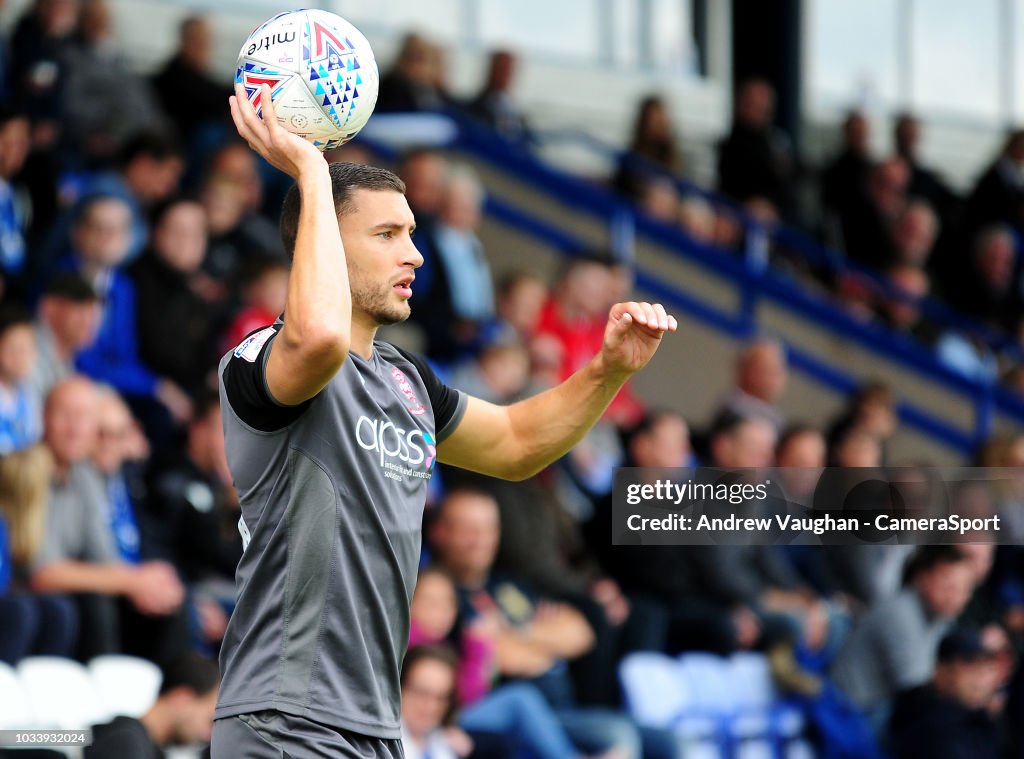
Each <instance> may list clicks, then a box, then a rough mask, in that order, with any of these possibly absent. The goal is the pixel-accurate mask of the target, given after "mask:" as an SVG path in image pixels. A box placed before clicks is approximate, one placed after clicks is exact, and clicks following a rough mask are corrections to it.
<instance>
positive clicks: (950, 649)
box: [889, 628, 1000, 759]
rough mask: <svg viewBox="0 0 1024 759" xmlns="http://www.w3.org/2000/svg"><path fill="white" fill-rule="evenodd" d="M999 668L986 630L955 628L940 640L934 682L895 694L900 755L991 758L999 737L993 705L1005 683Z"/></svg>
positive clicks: (892, 726)
mask: <svg viewBox="0 0 1024 759" xmlns="http://www.w3.org/2000/svg"><path fill="white" fill-rule="evenodd" d="M999 680H1000V676H999V668H998V665H997V663H996V660H995V656H994V655H993V653H992V652H990V651H988V650H987V649H986V648H985V646H984V643H983V641H982V638H981V634H980V633H979V632H978V631H977V630H975V629H973V628H955V629H953V630H952V631H950V632H949V633H947V634H946V636H945V637H944V638H943V639H942V641H941V642H940V643H939V650H938V661H937V663H936V665H935V674H934V675H933V676H932V679H931V682H929V683H927V684H925V685H920V686H918V687H916V688H911V689H910V690H906V691H904V692H903V693H901V694H900V695H899V697H898V698H897V699H896V705H895V708H894V710H893V713H892V717H891V719H890V722H889V733H890V749H891V751H892V754H893V756H894V757H895V759H911V758H913V759H917V757H929V759H961V758H962V759H988V758H989V757H991V758H992V759H995V757H997V756H999V753H1000V740H999V732H998V730H997V728H996V724H995V722H994V720H993V719H992V716H991V713H990V711H989V708H988V707H989V705H990V704H991V703H992V700H993V696H994V695H995V693H996V691H997V689H998V688H999V685H1000V682H999Z"/></svg>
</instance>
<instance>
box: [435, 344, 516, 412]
mask: <svg viewBox="0 0 1024 759" xmlns="http://www.w3.org/2000/svg"><path fill="white" fill-rule="evenodd" d="M529 382H530V354H529V353H528V352H527V350H526V348H525V346H523V345H522V343H519V342H517V341H511V340H506V341H502V342H496V343H492V344H490V345H488V346H486V347H485V348H483V350H481V351H480V355H479V356H478V357H477V358H476V359H474V360H472V361H467V362H466V363H464V364H463V365H462V366H460V367H459V368H458V369H456V370H455V371H453V372H452V376H451V383H450V384H451V386H452V387H457V388H459V389H460V390H463V391H464V392H466V393H468V394H469V395H471V396H473V397H475V398H481V399H483V400H485V401H490V402H491V403H497V404H501V405H505V404H509V403H514V402H515V401H517V400H520V399H521V398H524V397H526V396H527V395H529V394H530V393H529V392H528V385H529Z"/></svg>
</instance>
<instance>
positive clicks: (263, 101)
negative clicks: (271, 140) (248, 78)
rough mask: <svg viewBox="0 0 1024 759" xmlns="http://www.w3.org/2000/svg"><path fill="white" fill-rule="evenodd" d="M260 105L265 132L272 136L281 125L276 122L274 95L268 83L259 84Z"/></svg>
mask: <svg viewBox="0 0 1024 759" xmlns="http://www.w3.org/2000/svg"><path fill="white" fill-rule="evenodd" d="M260 107H261V108H262V109H263V123H264V125H265V126H266V128H267V132H268V133H269V134H270V135H271V136H273V135H274V134H275V133H276V132H277V131H278V130H279V129H280V128H281V125H280V124H278V123H277V110H276V109H275V108H274V96H273V93H272V92H271V90H270V85H268V84H261V85H260Z"/></svg>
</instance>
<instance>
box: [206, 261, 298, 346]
mask: <svg viewBox="0 0 1024 759" xmlns="http://www.w3.org/2000/svg"><path fill="white" fill-rule="evenodd" d="M241 280H242V287H241V296H242V298H241V300H242V302H241V310H239V311H238V313H236V314H235V316H234V318H233V319H232V320H231V324H230V325H229V326H228V329H227V332H226V333H225V336H224V338H223V340H222V341H221V345H220V352H221V353H226V352H227V351H228V350H230V349H232V348H234V347H235V346H236V345H238V344H239V343H241V342H242V340H244V339H245V337H246V335H248V334H249V333H250V332H254V331H255V330H257V329H259V328H260V327H266V326H267V325H268V324H273V323H274V320H275V319H277V317H278V315H279V314H281V313H284V302H285V297H286V295H287V294H288V262H287V261H286V260H282V259H280V258H276V257H275V258H266V257H260V258H253V259H250V260H249V261H248V262H246V265H245V268H244V270H243V272H242V277H241Z"/></svg>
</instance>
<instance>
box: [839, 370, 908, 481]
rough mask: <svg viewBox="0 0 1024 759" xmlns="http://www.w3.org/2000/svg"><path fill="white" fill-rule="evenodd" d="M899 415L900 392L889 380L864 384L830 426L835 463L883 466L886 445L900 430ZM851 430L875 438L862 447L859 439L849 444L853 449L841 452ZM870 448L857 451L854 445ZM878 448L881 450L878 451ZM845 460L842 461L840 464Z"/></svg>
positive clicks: (851, 465)
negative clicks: (859, 452)
mask: <svg viewBox="0 0 1024 759" xmlns="http://www.w3.org/2000/svg"><path fill="white" fill-rule="evenodd" d="M898 423H899V417H898V415H897V411H896V395H895V393H893V390H892V388H891V387H890V386H889V385H888V384H886V383H885V382H881V381H878V380H874V381H869V382H866V383H864V384H863V385H861V387H859V388H858V389H857V391H856V392H855V393H854V394H853V395H851V396H850V399H849V400H848V401H847V403H846V406H845V407H844V408H843V410H842V411H841V412H840V414H839V416H838V417H837V418H836V419H835V420H833V422H832V424H831V426H830V427H829V432H828V440H829V447H830V448H831V449H833V454H834V455H833V459H834V460H835V461H836V463H835V464H833V466H847V467H858V466H860V467H870V466H879V465H881V464H882V463H884V462H883V459H884V450H882V446H884V444H885V443H886V442H887V441H888V440H890V439H891V438H892V436H893V435H894V434H895V433H896V427H897V425H898ZM849 430H857V431H860V432H864V433H866V434H867V435H868V436H869V438H871V439H872V440H873V441H874V443H875V444H874V445H870V444H869V443H870V441H868V442H865V443H864V444H863V445H862V446H861V444H860V443H859V442H858V441H852V442H851V443H849V445H850V448H851V452H848V453H846V454H843V453H842V452H837V451H836V449H838V448H839V447H840V446H842V445H844V442H843V440H842V438H844V437H845V436H846V433H847V432H848V431H849ZM857 446H861V447H863V448H866V449H867V450H866V452H865V453H863V454H855V453H853V452H852V450H853V448H856V447H857ZM876 450H877V453H876V452H875V451H876ZM839 462H842V463H839Z"/></svg>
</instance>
